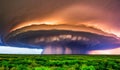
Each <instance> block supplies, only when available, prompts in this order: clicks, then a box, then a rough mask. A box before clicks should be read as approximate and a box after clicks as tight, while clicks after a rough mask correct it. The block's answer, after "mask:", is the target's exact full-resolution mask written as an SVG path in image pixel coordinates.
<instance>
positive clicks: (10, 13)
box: [0, 0, 120, 53]
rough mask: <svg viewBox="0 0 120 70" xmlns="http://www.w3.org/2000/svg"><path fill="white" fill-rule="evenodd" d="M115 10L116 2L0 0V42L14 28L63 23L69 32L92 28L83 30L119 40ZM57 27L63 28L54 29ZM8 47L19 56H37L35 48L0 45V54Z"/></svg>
mask: <svg viewBox="0 0 120 70" xmlns="http://www.w3.org/2000/svg"><path fill="white" fill-rule="evenodd" d="M119 7H120V0H12V1H10V0H0V9H1V10H0V35H1V39H2V40H4V39H5V36H6V35H7V34H9V33H10V32H12V31H15V30H17V29H22V28H23V27H27V26H32V25H40V24H46V25H51V26H52V25H58V26H59V25H62V24H63V25H66V26H68V28H69V29H71V30H76V26H78V27H81V26H85V27H88V28H93V29H94V30H92V29H91V30H89V29H86V30H85V31H89V32H93V33H96V31H100V32H102V33H100V32H99V33H100V34H102V35H110V36H115V37H117V38H120V32H119V30H120V13H119V12H120V9H119ZM69 26H73V27H72V28H70V27H69ZM74 26H75V27H74ZM48 28H50V27H48ZM59 28H63V29H66V28H67V27H65V26H64V27H63V26H62V27H58V28H56V29H59ZM31 29H32V28H31ZM31 29H30V30H31ZM26 30H29V29H26ZM78 30H81V29H78ZM83 30H84V29H83ZM0 42H1V40H0ZM10 48H11V49H14V50H17V51H19V53H28V52H29V53H33V51H32V50H34V51H35V52H34V53H39V51H38V50H36V49H27V48H14V47H11V46H3V44H1V46H0V53H5V52H7V53H11V51H12V50H9V49H10ZM2 49H3V50H2ZM21 50H26V51H28V52H23V51H21ZM37 51H38V52H37ZM14 53H18V52H16V51H14Z"/></svg>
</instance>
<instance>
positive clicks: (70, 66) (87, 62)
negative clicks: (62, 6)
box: [0, 54, 120, 70]
mask: <svg viewBox="0 0 120 70" xmlns="http://www.w3.org/2000/svg"><path fill="white" fill-rule="evenodd" d="M0 70H120V56H119V55H22V54H21V55H20V54H19V55H15V54H14V55H12V54H0Z"/></svg>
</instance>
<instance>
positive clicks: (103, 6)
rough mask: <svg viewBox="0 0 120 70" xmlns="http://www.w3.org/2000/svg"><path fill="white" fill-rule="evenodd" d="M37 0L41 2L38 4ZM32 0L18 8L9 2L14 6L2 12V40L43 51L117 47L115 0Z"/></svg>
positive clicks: (81, 52) (82, 51)
mask: <svg viewBox="0 0 120 70" xmlns="http://www.w3.org/2000/svg"><path fill="white" fill-rule="evenodd" d="M41 2H42V3H43V4H44V5H43V4H40V6H39V3H41ZM16 3H17V2H16ZM33 4H34V2H32V1H30V4H27V5H24V4H23V6H26V7H25V8H24V9H21V11H20V10H19V11H17V10H18V8H21V7H22V6H21V5H18V6H16V7H13V6H11V7H12V8H15V9H16V10H11V11H10V12H9V14H8V15H7V14H6V15H7V16H5V17H7V18H8V19H6V20H8V21H7V22H6V23H8V24H6V25H5V27H7V28H6V29H5V33H4V32H3V33H4V34H3V41H4V43H5V44H7V45H10V46H18V47H20V46H21V47H29V48H42V49H44V51H43V54H48V53H49V54H87V53H88V52H89V51H91V50H106V49H107V50H109V49H116V48H118V49H119V42H120V41H119V37H120V32H119V31H118V30H119V19H118V18H119V15H120V14H119V10H118V6H119V3H118V2H117V0H116V1H112V0H109V1H105V0H103V1H95V0H93V1H89V0H86V1H83V0H81V1H78V0H75V2H72V0H70V2H68V1H65V3H63V1H62V0H61V1H60V2H59V3H58V2H56V1H53V2H50V4H49V1H41V0H40V2H39V1H38V3H37V5H36V6H35V7H33V8H31V5H33ZM62 4H63V5H62ZM8 5H9V4H8ZM17 7H18V8H17ZM57 7H59V9H58V8H57ZM27 10H29V11H27ZM4 11H6V12H7V9H5V10H4ZM13 11H14V12H16V13H13ZM48 12H49V13H48ZM73 47H74V48H73ZM90 47H92V48H90ZM81 49H82V50H81Z"/></svg>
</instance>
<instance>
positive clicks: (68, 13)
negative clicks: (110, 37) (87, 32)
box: [10, 3, 120, 37]
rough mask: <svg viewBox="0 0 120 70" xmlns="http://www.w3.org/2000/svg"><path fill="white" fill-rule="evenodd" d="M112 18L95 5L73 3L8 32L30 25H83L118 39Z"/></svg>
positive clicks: (111, 14)
mask: <svg viewBox="0 0 120 70" xmlns="http://www.w3.org/2000/svg"><path fill="white" fill-rule="evenodd" d="M113 17H115V14H113V12H111V11H108V10H107V9H104V8H103V7H101V6H100V7H99V6H98V7H96V6H95V5H89V4H79V3H75V4H72V5H68V6H66V7H64V8H61V9H59V10H57V11H55V12H53V13H51V14H49V15H48V16H47V17H45V18H42V19H39V18H36V19H33V20H29V21H26V22H21V23H20V24H18V25H16V26H15V27H13V28H12V29H11V30H10V32H11V31H14V30H16V29H20V28H22V27H26V26H31V25H40V24H46V25H59V24H66V25H77V26H81V25H85V26H87V27H93V28H96V29H99V30H101V31H103V32H106V33H108V34H114V35H116V36H117V37H120V32H118V28H117V27H116V26H114V24H116V23H115V22H113V21H114V19H112V18H113ZM111 19H112V20H111ZM73 28H74V27H73ZM111 28H112V29H111ZM79 29H80V28H79ZM71 30H74V29H71Z"/></svg>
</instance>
